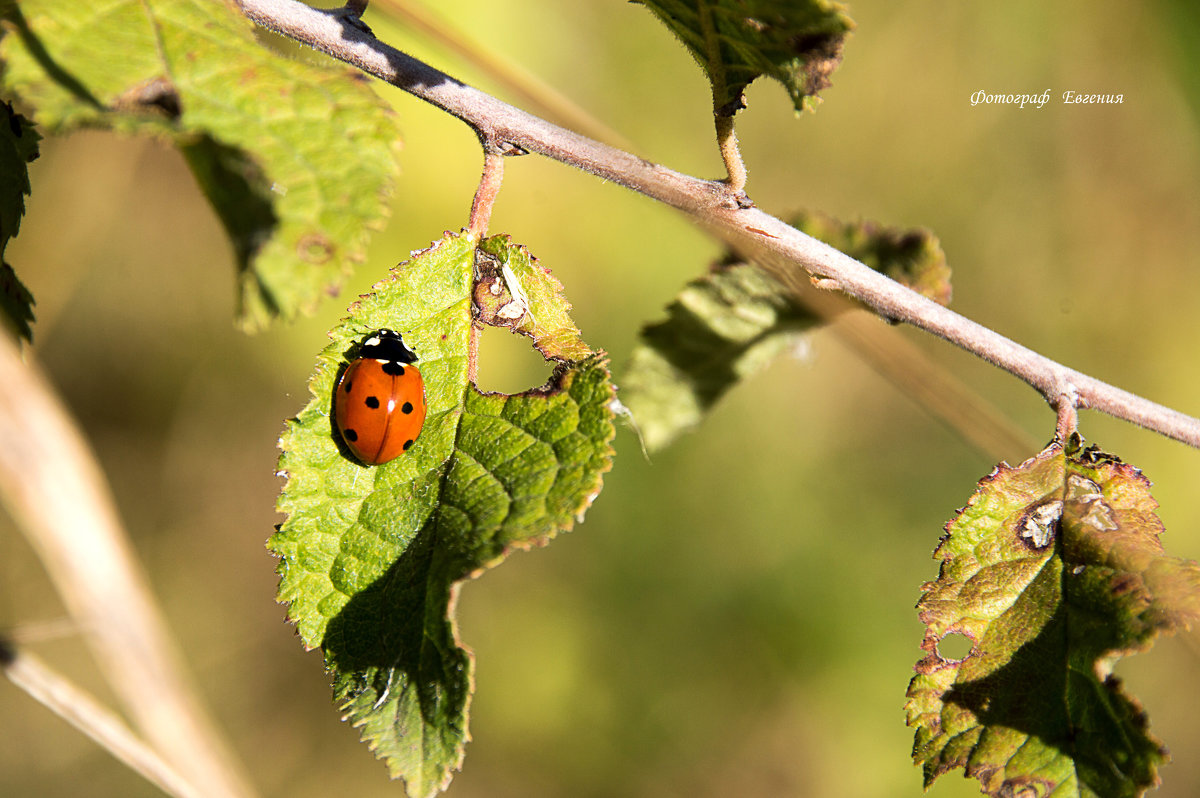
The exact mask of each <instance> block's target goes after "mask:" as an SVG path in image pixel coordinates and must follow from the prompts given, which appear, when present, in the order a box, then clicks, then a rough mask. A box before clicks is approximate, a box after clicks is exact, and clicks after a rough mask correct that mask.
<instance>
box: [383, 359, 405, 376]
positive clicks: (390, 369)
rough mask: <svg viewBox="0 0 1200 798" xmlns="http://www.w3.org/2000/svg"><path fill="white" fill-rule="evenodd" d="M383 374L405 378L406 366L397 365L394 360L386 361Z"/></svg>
mask: <svg viewBox="0 0 1200 798" xmlns="http://www.w3.org/2000/svg"><path fill="white" fill-rule="evenodd" d="M383 373H384V374H390V375H392V376H393V377H403V376H404V364H403V363H397V362H396V361H394V360H386V361H384V363H383Z"/></svg>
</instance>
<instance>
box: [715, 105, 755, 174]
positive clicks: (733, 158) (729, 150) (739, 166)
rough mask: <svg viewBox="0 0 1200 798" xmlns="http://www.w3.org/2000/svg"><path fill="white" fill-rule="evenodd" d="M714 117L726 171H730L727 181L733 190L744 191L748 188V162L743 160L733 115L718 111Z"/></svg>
mask: <svg viewBox="0 0 1200 798" xmlns="http://www.w3.org/2000/svg"><path fill="white" fill-rule="evenodd" d="M713 118H714V121H715V122H716V126H717V146H718V147H719V148H720V150H721V160H723V161H724V162H725V171H726V172H728V173H729V177H728V178H727V180H726V182H727V183H728V184H729V188H730V189H731V190H733V191H736V192H738V193H743V192H745V190H746V177H747V175H746V162H745V161H743V160H742V151H741V150H740V149H739V148H738V140H737V133H736V132H735V131H734V125H733V117H732V116H721V114H720V113H716V114H714V117H713Z"/></svg>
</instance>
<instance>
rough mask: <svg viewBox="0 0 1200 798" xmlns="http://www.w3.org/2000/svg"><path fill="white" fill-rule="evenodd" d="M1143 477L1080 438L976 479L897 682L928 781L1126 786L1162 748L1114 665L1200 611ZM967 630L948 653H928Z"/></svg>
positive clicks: (1095, 792)
mask: <svg viewBox="0 0 1200 798" xmlns="http://www.w3.org/2000/svg"><path fill="white" fill-rule="evenodd" d="M1149 489H1150V483H1149V481H1148V480H1147V479H1146V478H1145V477H1144V476H1142V474H1141V472H1139V471H1138V470H1137V469H1136V468H1133V467H1132V466H1129V465H1126V464H1124V463H1121V462H1120V461H1119V460H1117V459H1116V458H1114V457H1112V456H1110V455H1107V454H1104V453H1102V452H1100V451H1099V450H1097V449H1095V448H1087V449H1084V448H1083V447H1082V445H1081V444H1080V442H1079V441H1078V439H1077V438H1076V439H1073V440H1072V441H1071V442H1070V443H1069V444H1068V445H1067V446H1066V447H1063V446H1061V445H1059V444H1052V445H1051V446H1050V447H1049V448H1047V449H1046V450H1044V451H1043V452H1041V453H1040V454H1039V455H1037V456H1036V457H1034V458H1032V459H1030V460H1028V461H1026V462H1025V463H1022V464H1021V465H1020V466H1017V467H1016V468H1013V467H1010V466H1008V465H1005V464H1001V465H1000V466H998V467H997V468H996V469H995V470H994V471H993V472H992V474H991V475H989V476H988V477H986V478H985V479H983V480H982V481H981V482H980V485H979V489H978V490H977V491H976V493H975V494H974V495H973V496H972V497H971V499H970V501H969V502H968V503H967V506H966V507H965V508H964V509H963V510H962V511H961V513H960V514H959V515H958V517H957V518H955V519H954V520H953V521H951V522H950V523H949V524H947V526H946V531H947V534H946V537H945V538H944V539H943V540H942V543H941V545H940V546H939V547H938V550H937V552H936V554H935V556H936V557H938V558H939V559H941V561H942V565H941V571H940V573H939V575H938V578H937V580H936V581H934V582H930V583H928V584H926V585H925V587H924V592H923V595H922V597H921V601H920V603H919V604H918V605H917V606H918V609H919V610H920V616H921V620H922V622H923V623H924V624H925V625H926V627H927V628H926V633H925V640H924V643H923V644H922V648H924V650H925V651H926V656H925V658H924V659H922V660H921V661H920V662H918V663H917V668H916V670H917V675H916V676H915V677H914V678H913V680H912V683H911V684H910V686H909V690H908V696H909V702H908V706H907V714H908V722H909V725H911V726H915V727H916V741H915V743H914V747H913V758H914V760H915V761H916V762H917V763H918V764H920V765H922V766H923V768H924V771H925V783H926V785H927V786H928V785H929V784H930V783H932V782H933V780H934V779H936V778H937V777H938V776H940V775H942V774H943V773H946V772H947V771H949V770H952V769H954V768H964V769H965V770H966V774H967V775H968V776H971V777H973V778H976V779H978V780H979V782H980V784H981V785H982V787H983V790H984V792H985V793H987V794H988V795H996V796H1003V795H1015V794H1019V793H1020V792H1021V790H1023V789H1030V790H1032V791H1033V792H1032V793H1031V794H1037V795H1050V794H1056V795H1058V794H1063V795H1080V796H1103V797H1104V798H1111V796H1138V795H1141V794H1143V793H1144V792H1145V791H1146V790H1147V789H1148V788H1149V787H1152V786H1154V785H1155V784H1157V783H1158V767H1159V766H1160V765H1161V764H1162V763H1163V762H1165V761H1166V757H1167V754H1166V750H1165V749H1164V748H1163V746H1162V744H1161V743H1160V742H1159V741H1158V740H1157V739H1156V738H1154V737H1153V736H1152V735H1151V734H1150V733H1149V731H1148V730H1147V723H1146V718H1145V715H1144V714H1143V713H1142V710H1141V707H1140V706H1139V705H1138V704H1137V702H1136V701H1135V700H1134V699H1133V698H1131V697H1130V696H1129V695H1128V694H1127V693H1126V692H1125V690H1124V689H1123V688H1122V686H1121V684H1120V682H1119V681H1118V680H1117V679H1116V678H1114V677H1113V676H1112V667H1113V664H1114V663H1115V662H1116V661H1117V660H1118V659H1119V658H1121V657H1123V656H1127V655H1129V654H1133V653H1137V652H1140V651H1144V650H1146V649H1147V648H1149V646H1150V645H1152V643H1153V641H1154V638H1155V637H1157V636H1158V635H1159V634H1161V633H1164V632H1173V631H1175V630H1177V629H1180V628H1183V627H1185V626H1187V625H1190V624H1192V623H1194V622H1195V621H1196V619H1197V617H1200V607H1198V606H1197V595H1198V592H1197V588H1198V587H1200V569H1198V567H1197V565H1196V564H1195V563H1193V562H1189V561H1184V560H1179V559H1176V558H1172V557H1168V556H1166V555H1165V554H1164V553H1163V550H1162V546H1161V544H1160V543H1159V535H1160V534H1161V532H1162V524H1161V522H1160V521H1159V519H1158V517H1157V515H1156V514H1155V512H1154V511H1155V508H1156V507H1157V503H1156V502H1155V501H1154V499H1153V497H1152V496H1151V495H1150V490H1149ZM958 636H961V637H964V638H966V639H967V640H968V641H969V642H970V651H969V653H967V654H966V655H965V656H962V657H960V658H958V659H954V658H951V657H948V656H946V655H945V654H944V652H942V651H940V650H939V644H941V643H942V642H943V641H945V640H946V639H947V638H949V637H958Z"/></svg>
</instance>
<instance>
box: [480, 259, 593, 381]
mask: <svg viewBox="0 0 1200 798" xmlns="http://www.w3.org/2000/svg"><path fill="white" fill-rule="evenodd" d="M475 269H476V274H477V278H476V282H475V306H476V308H477V310H478V312H479V319H480V321H482V322H483V323H485V324H490V325H492V326H496V327H507V328H509V329H510V330H512V331H513V332H517V333H520V334H522V335H526V336H529V337H530V338H532V339H533V342H534V346H536V347H537V348H538V349H539V350H540V351H541V353H542V355H543V356H544V357H545V358H546V359H548V360H557V361H561V362H568V361H572V360H581V359H583V358H585V357H587V356H588V355H590V354H592V351H591V350H590V349H588V347H587V344H585V343H584V342H583V337H582V334H581V333H580V332H579V329H578V328H577V327H576V326H575V322H573V321H571V316H570V310H571V304H570V303H569V302H567V300H566V297H565V296H563V287H562V283H560V282H559V281H558V279H557V278H556V277H555V276H554V275H553V274H552V273H551V272H550V270H549V269H547V268H545V267H543V266H542V265H541V264H539V263H538V261H537V258H534V257H533V256H531V255H530V254H529V251H528V250H527V249H525V248H524V247H521V246H517V245H514V244H513V243H512V242H511V240H510V239H509V238H508V236H494V237H492V238H488V239H484V240H483V241H481V242H480V243H479V253H478V255H477V257H476V261H475Z"/></svg>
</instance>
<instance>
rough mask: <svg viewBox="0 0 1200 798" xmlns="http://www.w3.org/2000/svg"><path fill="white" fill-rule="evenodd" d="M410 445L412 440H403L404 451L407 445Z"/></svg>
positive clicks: (406, 449)
mask: <svg viewBox="0 0 1200 798" xmlns="http://www.w3.org/2000/svg"><path fill="white" fill-rule="evenodd" d="M412 445H413V442H412V440H407V441H405V442H404V451H406V452H407V451H408V447H409V446H412Z"/></svg>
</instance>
